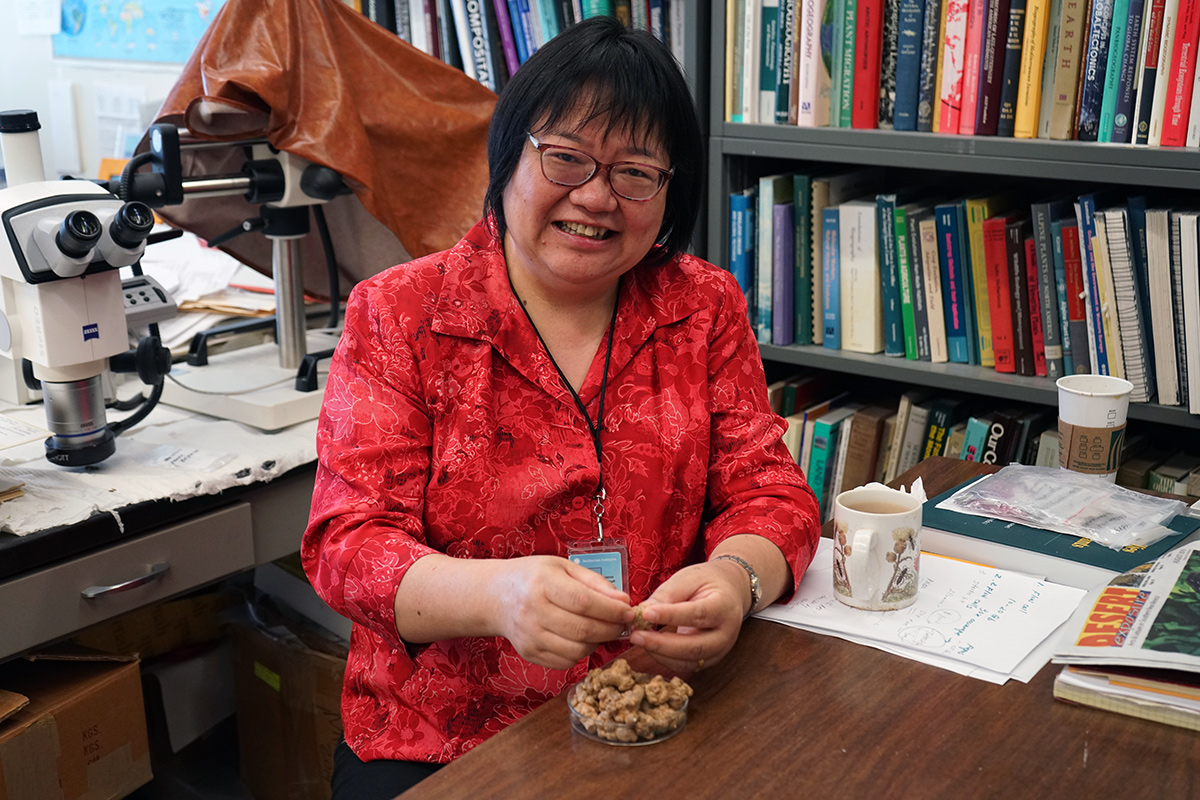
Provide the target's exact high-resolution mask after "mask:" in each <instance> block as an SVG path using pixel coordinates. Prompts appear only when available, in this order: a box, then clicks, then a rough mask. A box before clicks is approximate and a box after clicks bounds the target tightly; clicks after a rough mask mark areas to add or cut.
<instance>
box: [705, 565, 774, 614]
mask: <svg viewBox="0 0 1200 800" xmlns="http://www.w3.org/2000/svg"><path fill="white" fill-rule="evenodd" d="M713 561H732V562H733V563H735V564H738V565H739V566H741V568H742V569H744V570H746V574H747V575H749V576H750V610H749V611H747V612H746V616H747V617H748V616H750V615H751V614H753V613H754V612H755V610H756V609H757V608H758V603H759V601H760V600H762V584H761V583H759V580H758V573H757V572H755V571H754V567H752V566H750V562H749V561H747V560H746V559H744V558H742V557H741V556H735V555H730V554H728V553H726V554H722V555H719V556H716V557H715V558H713Z"/></svg>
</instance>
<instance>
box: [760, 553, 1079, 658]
mask: <svg viewBox="0 0 1200 800" xmlns="http://www.w3.org/2000/svg"><path fill="white" fill-rule="evenodd" d="M920 570H921V588H920V591H919V592H918V594H917V600H916V602H915V603H913V605H911V606H909V607H908V608H902V609H898V610H896V611H860V610H858V609H854V608H850V607H849V606H846V605H844V604H843V603H841V602H839V601H838V600H837V598H836V597H835V595H834V591H833V575H832V572H833V548H832V544H831V542H830V541H829V540H827V539H822V540H821V543H820V546H819V547H818V549H817V556H816V558H815V559H814V560H813V564H812V566H811V567H809V570H808V572H807V573H806V574H805V576H804V580H803V581H801V583H800V588H799V590H798V591H797V592H796V595H795V596H794V597H793V598H792V600H791V602H789V603H787V604H786V605H774V606H770V607H768V608H766V609H763V611H761V612H759V613H758V614H757V616H758V617H761V618H763V619H769V620H773V621H775V622H781V623H784V624H787V625H793V626H795V627H799V628H804V629H807V630H812V631H816V632H818V633H826V634H831V635H835V636H841V637H842V638H848V639H852V640H854V641H861V642H863V643H865V644H871V645H873V646H877V647H879V648H881V649H885V650H888V651H889V652H893V653H899V654H901V655H904V656H906V657H909V658H913V659H917V660H921V661H926V662H927V663H931V664H934V665H936V666H945V664H944V661H945V660H947V659H948V660H950V661H954V662H961V663H963V664H967V665H972V666H974V667H979V668H983V669H985V670H989V671H993V672H996V673H1000V674H1002V675H1010V674H1012V673H1013V672H1014V670H1016V669H1017V667H1018V666H1019V665H1021V663H1022V662H1023V661H1024V660H1025V659H1026V657H1027V656H1029V655H1030V653H1032V652H1034V651H1035V649H1037V648H1038V646H1039V645H1041V644H1042V643H1043V642H1045V641H1046V640H1047V639H1048V637H1049V636H1050V635H1051V634H1052V633H1053V632H1054V631H1055V630H1056V629H1057V628H1058V627H1059V626H1060V625H1062V624H1063V623H1064V622H1065V621H1066V620H1067V618H1068V617H1070V615H1071V612H1073V611H1074V610H1075V608H1076V606H1078V604H1079V601H1080V599H1081V598H1082V597H1083V595H1084V592H1083V590H1082V589H1076V588H1074V587H1070V586H1062V585H1059V584H1054V583H1048V582H1046V581H1040V580H1038V579H1036V578H1032V577H1030V576H1028V575H1022V574H1019V573H1015V572H1006V571H1003V570H997V569H993V568H991V567H984V566H979V565H976V564H968V563H966V562H964V561H956V560H954V559H949V558H942V557H940V556H935V555H932V554H929V553H922V554H921V566H920ZM1042 649H1043V651H1044V649H1045V648H1042ZM1041 663H1043V664H1044V663H1045V661H1044V660H1043V661H1042V662H1041ZM1037 666H1038V667H1040V664H1038V665H1037ZM959 671H965V672H967V674H970V671H969V670H959Z"/></svg>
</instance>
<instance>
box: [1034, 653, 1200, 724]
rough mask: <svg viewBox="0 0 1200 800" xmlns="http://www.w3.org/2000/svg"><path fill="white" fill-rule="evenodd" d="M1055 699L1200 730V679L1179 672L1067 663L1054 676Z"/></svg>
mask: <svg viewBox="0 0 1200 800" xmlns="http://www.w3.org/2000/svg"><path fill="white" fill-rule="evenodd" d="M1054 698H1055V699H1056V700H1061V701H1063V702H1064V703H1073V704H1075V705H1079V706H1089V707H1091V708H1098V709H1101V710H1103V711H1112V712H1115V713H1117V714H1124V715H1126V716H1129V717H1136V718H1138V719H1145V720H1150V721H1151V722H1161V723H1164V724H1166V725H1174V726H1176V727H1178V728H1189V729H1191V730H1200V677H1198V676H1197V675H1196V674H1195V673H1189V672H1184V671H1182V670H1170V669H1157V668H1141V669H1138V668H1136V667H1084V666H1078V665H1074V664H1067V665H1066V666H1064V667H1063V668H1062V669H1061V670H1060V671H1059V672H1058V674H1057V675H1056V676H1055V677H1054Z"/></svg>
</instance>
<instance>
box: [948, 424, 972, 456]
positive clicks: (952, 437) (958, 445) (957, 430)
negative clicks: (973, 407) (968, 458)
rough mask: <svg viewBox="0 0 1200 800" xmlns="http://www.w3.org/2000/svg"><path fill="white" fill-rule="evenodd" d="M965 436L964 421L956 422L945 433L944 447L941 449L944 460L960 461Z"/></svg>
mask: <svg viewBox="0 0 1200 800" xmlns="http://www.w3.org/2000/svg"><path fill="white" fill-rule="evenodd" d="M966 436H967V423H966V421H965V420H964V421H962V422H956V423H954V424H953V425H951V426H950V429H949V430H948V431H946V446H945V447H944V448H942V455H943V456H945V457H946V458H957V459H959V460H961V459H962V447H963V441H964V439H966Z"/></svg>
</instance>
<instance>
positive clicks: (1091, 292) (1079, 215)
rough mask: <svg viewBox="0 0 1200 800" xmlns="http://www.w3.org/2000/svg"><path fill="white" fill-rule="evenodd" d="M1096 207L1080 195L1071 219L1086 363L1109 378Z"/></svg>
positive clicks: (1088, 197) (1090, 196)
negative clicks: (1083, 312) (1083, 316)
mask: <svg viewBox="0 0 1200 800" xmlns="http://www.w3.org/2000/svg"><path fill="white" fill-rule="evenodd" d="M1096 205H1097V202H1096V196H1095V195H1094V194H1091V193H1088V194H1083V195H1080V196H1079V200H1078V201H1077V202H1076V203H1075V219H1076V222H1077V223H1078V232H1079V255H1080V265H1081V268H1082V274H1083V293H1084V305H1085V306H1086V308H1087V335H1088V349H1089V351H1090V353H1089V355H1090V361H1091V364H1092V368H1093V371H1094V372H1095V373H1096V374H1098V375H1110V374H1111V372H1110V371H1109V366H1110V365H1109V359H1108V342H1107V340H1106V338H1105V336H1104V309H1103V306H1102V304H1101V299H1100V273H1099V271H1098V269H1097V264H1096Z"/></svg>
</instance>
